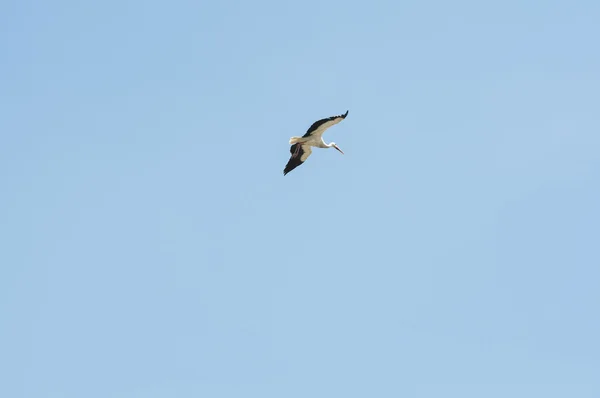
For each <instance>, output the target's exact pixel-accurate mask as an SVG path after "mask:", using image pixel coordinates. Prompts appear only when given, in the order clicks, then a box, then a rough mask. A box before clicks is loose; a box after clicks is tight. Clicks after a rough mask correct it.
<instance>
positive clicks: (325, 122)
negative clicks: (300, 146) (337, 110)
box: [303, 111, 348, 137]
mask: <svg viewBox="0 0 600 398" xmlns="http://www.w3.org/2000/svg"><path fill="white" fill-rule="evenodd" d="M346 116H348V111H346V113H344V114H343V115H338V116H332V117H327V118H325V119H321V120H317V121H316V122H314V123H313V124H312V126H310V127H309V128H308V130H307V131H306V134H304V135H303V137H309V136H321V135H323V133H324V132H325V130H327V129H328V128H329V127H331V126H333V125H334V124H338V123H339V122H341V121H342V120H344V119H345V118H346Z"/></svg>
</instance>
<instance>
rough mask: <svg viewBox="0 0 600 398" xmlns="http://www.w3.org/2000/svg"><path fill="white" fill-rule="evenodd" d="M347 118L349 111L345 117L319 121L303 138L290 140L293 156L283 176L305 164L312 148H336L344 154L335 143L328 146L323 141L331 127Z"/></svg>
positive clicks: (333, 117)
mask: <svg viewBox="0 0 600 398" xmlns="http://www.w3.org/2000/svg"><path fill="white" fill-rule="evenodd" d="M346 116H348V111H346V113H344V114H343V115H338V116H331V117H328V118H325V119H321V120H317V121H316V122H314V123H313V124H312V126H310V127H309V128H308V130H307V131H306V134H304V135H303V136H302V137H292V138H290V144H291V145H292V147H291V148H290V153H291V154H292V156H291V157H290V160H289V161H288V163H287V165H286V166H285V169H284V170H283V175H286V174H287V173H289V172H290V171H292V170H294V169H295V168H296V167H298V166H300V165H301V164H302V163H304V162H305V161H306V159H308V157H309V156H310V154H311V153H312V150H311V147H313V146H314V147H316V148H335V149H337V150H338V151H340V152H341V153H342V154H344V152H342V150H341V149H340V148H339V147H338V146H337V145H336V144H335V142H330V143H329V144H326V143H325V141H323V133H324V132H325V130H327V129H328V128H329V127H331V126H333V125H334V124H338V123H339V122H341V121H342V120H344V119H345V118H346Z"/></svg>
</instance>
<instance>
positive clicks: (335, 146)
mask: <svg viewBox="0 0 600 398" xmlns="http://www.w3.org/2000/svg"><path fill="white" fill-rule="evenodd" d="M331 146H332V147H334V148H335V149H337V150H338V151H340V152H341V154H342V155H343V154H344V152H343V151H342V150H341V149H340V147H339V146H337V145H336V143H335V142H332V143H331Z"/></svg>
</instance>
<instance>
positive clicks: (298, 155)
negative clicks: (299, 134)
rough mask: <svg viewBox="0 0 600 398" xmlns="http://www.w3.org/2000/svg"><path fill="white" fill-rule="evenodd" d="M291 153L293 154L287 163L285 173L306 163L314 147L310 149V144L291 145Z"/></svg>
mask: <svg viewBox="0 0 600 398" xmlns="http://www.w3.org/2000/svg"><path fill="white" fill-rule="evenodd" d="M290 153H291V154H292V156H291V157H290V160H289V161H288V162H287V165H285V169H284V170H283V175H286V174H287V173H289V172H290V171H292V170H294V169H295V168H296V167H298V166H300V165H301V164H302V163H304V162H305V161H306V159H308V157H309V156H310V154H311V153H312V149H310V145H301V144H294V145H292V146H291V147H290Z"/></svg>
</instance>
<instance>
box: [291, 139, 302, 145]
mask: <svg viewBox="0 0 600 398" xmlns="http://www.w3.org/2000/svg"><path fill="white" fill-rule="evenodd" d="M299 142H304V140H303V139H302V137H292V138H290V145H294V144H297V143H299Z"/></svg>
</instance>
